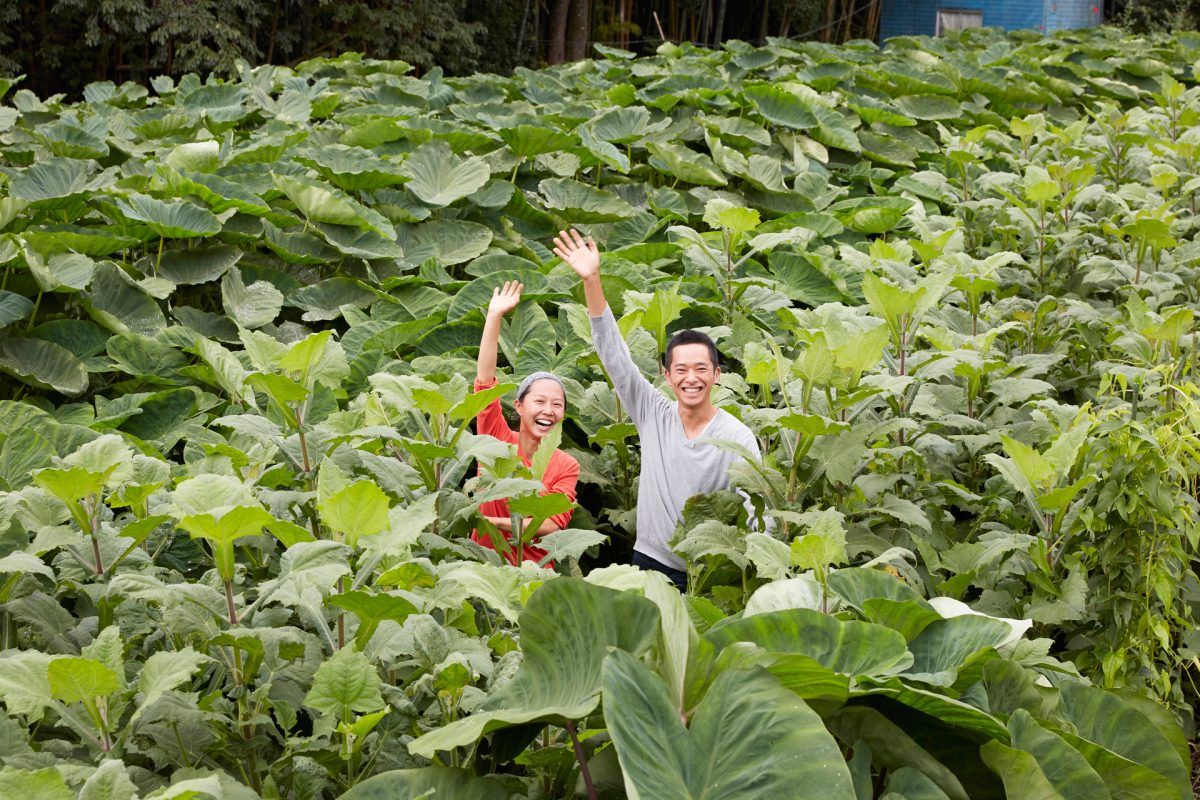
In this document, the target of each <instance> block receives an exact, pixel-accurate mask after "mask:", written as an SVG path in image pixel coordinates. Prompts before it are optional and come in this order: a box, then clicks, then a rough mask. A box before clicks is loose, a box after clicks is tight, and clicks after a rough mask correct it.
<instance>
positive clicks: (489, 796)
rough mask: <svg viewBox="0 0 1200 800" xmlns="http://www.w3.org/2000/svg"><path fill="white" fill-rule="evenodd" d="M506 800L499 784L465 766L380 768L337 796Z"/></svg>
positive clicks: (349, 798)
mask: <svg viewBox="0 0 1200 800" xmlns="http://www.w3.org/2000/svg"><path fill="white" fill-rule="evenodd" d="M430 797H437V798H445V800H508V797H509V792H508V790H507V789H505V788H504V786H503V785H502V784H500V783H499V782H497V781H494V780H488V779H487V778H479V777H476V776H475V774H474V773H472V772H468V771H467V770H465V769H453V768H451V767H441V766H434V767H424V768H421V769H394V770H392V771H390V772H383V773H380V774H379V775H375V776H373V777H371V778H367V779H366V780H365V781H363V782H362V783H359V784H356V785H355V786H354V788H352V789H350V790H349V791H347V792H346V793H345V794H342V795H340V796H339V797H338V800H424V798H430Z"/></svg>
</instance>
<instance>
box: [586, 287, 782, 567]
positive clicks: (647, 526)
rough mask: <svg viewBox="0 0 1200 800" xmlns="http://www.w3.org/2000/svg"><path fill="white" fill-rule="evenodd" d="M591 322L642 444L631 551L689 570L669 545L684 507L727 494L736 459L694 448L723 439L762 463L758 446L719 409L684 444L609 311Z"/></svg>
mask: <svg viewBox="0 0 1200 800" xmlns="http://www.w3.org/2000/svg"><path fill="white" fill-rule="evenodd" d="M591 320H592V340H593V343H594V344H595V346H596V353H597V354H599V356H600V361H601V362H602V363H603V364H604V369H605V370H606V371H607V372H608V377H609V378H610V379H611V380H612V382H613V386H614V387H615V388H616V391H617V397H619V398H620V399H621V404H622V405H623V406H624V407H625V410H626V411H627V412H628V413H629V417H630V419H632V420H633V424H634V425H635V426H636V427H637V431H638V437H639V438H640V439H641V445H642V474H641V477H640V478H639V479H638V502H637V542H636V544H634V546H633V549H634V550H637V551H638V552H640V553H644V554H645V555H648V556H650V557H651V558H653V559H655V560H657V561H660V562H661V563H663V564H666V565H667V566H669V567H674V568H675V569H680V570H683V569H687V563H686V562H685V561H684V560H683V559H682V558H680V557H679V556H677V555H675V553H673V552H672V551H671V547H670V545H668V544H667V542H668V541H669V540H670V538H671V536H672V534H674V532H675V526H676V524H677V523H678V522H679V521H680V519H681V518H682V516H683V504H684V503H686V502H687V500H688V498H690V497H692V496H693V495H697V494H703V493H705V492H713V491H716V490H717V489H726V488H728V487H729V475H728V471H729V466H730V465H731V464H732V463H734V462H735V461H737V460H738V459H739V458H740V457H739V456H738V455H736V454H735V453H731V452H729V451H728V450H722V449H720V448H717V447H714V446H712V445H710V444H698V443H697V442H699V440H701V439H727V440H730V441H733V442H737V443H738V444H740V445H742V446H744V447H746V448H747V449H748V450H750V451H751V452H752V453H754V455H755V457H760V454H759V450H758V442H757V441H756V440H755V438H754V434H753V433H751V432H750V429H749V428H747V427H746V426H745V425H743V424H742V423H741V422H740V421H739V420H738V419H737V418H736V417H734V416H733V415H732V414H730V413H729V412H727V411H724V410H723V409H717V415H716V416H715V417H713V419H712V421H711V422H710V423H708V427H706V428H705V429H704V430H703V431H702V432H701V433H700V435H699V436H697V437H696V438H695V439H688V438H687V436H686V435H685V434H684V431H683V421H682V420H681V419H680V417H679V410H678V408H677V404H676V403H675V402H673V401H671V400H670V399H669V398H668V397H667V396H666V395H664V394H663V393H662V392H660V391H658V389H656V388H654V385H653V384H651V383H650V381H648V380H646V378H645V376H643V375H642V373H641V371H640V370H639V369H638V368H637V365H635V364H634V363H633V359H632V358H631V357H630V355H629V346H628V345H626V344H625V340H624V339H623V338H622V337H621V331H620V330H619V329H618V328H617V321H616V319H615V318H614V317H613V313H612V309H611V307H610V308H606V309H605V310H604V313H603V314H602V315H600V316H599V317H592V318H591Z"/></svg>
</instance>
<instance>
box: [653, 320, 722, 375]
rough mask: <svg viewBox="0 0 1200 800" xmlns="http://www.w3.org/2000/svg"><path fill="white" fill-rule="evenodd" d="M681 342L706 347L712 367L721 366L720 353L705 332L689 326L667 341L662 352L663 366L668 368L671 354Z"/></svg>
mask: <svg viewBox="0 0 1200 800" xmlns="http://www.w3.org/2000/svg"><path fill="white" fill-rule="evenodd" d="M681 344H702V345H704V346H705V347H707V348H708V357H709V358H710V359H712V365H713V369H718V368H720V366H721V355H720V354H719V353H718V352H717V346H716V344H714V343H713V340H712V339H710V338H709V336H708V334H707V333H701V332H700V331H694V330H692V329H691V328H689V329H687V330H685V331H680V332H679V333H677V334H675V335H674V336H672V337H671V341H669V342H667V352H665V353H663V366H664V367H666V368H668V369H670V367H671V354H672V353H674V352H675V348H676V347H678V346H679V345H681Z"/></svg>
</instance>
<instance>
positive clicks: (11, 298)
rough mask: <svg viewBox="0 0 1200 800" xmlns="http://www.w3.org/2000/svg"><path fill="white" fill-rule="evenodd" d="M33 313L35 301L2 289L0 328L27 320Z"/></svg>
mask: <svg viewBox="0 0 1200 800" xmlns="http://www.w3.org/2000/svg"><path fill="white" fill-rule="evenodd" d="M32 311H33V301H32V300H30V299H29V298H28V297H23V296H22V295H19V294H17V293H16V292H10V291H7V290H4V289H0V328H2V327H5V326H7V325H11V324H12V323H14V322H18V321H20V320H23V319H25V318H26V317H28V316H29V314H30V312H32Z"/></svg>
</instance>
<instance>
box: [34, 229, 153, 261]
mask: <svg viewBox="0 0 1200 800" xmlns="http://www.w3.org/2000/svg"><path fill="white" fill-rule="evenodd" d="M21 238H23V239H24V240H25V243H26V244H27V245H29V246H30V247H32V248H34V249H35V250H37V251H38V252H40V253H45V254H46V255H49V254H51V253H82V254H83V255H85V256H107V255H112V254H113V253H116V252H119V251H121V250H127V249H128V248H130V247H133V246H135V245H137V244H138V243H139V242H140V241H141V240H140V239H137V238H134V237H132V236H123V235H121V234H120V233H116V232H113V231H110V230H108V229H107V228H83V227H80V226H78V225H38V226H36V227H33V228H29V229H27V230H25V231H24V232H22V234H21Z"/></svg>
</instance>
